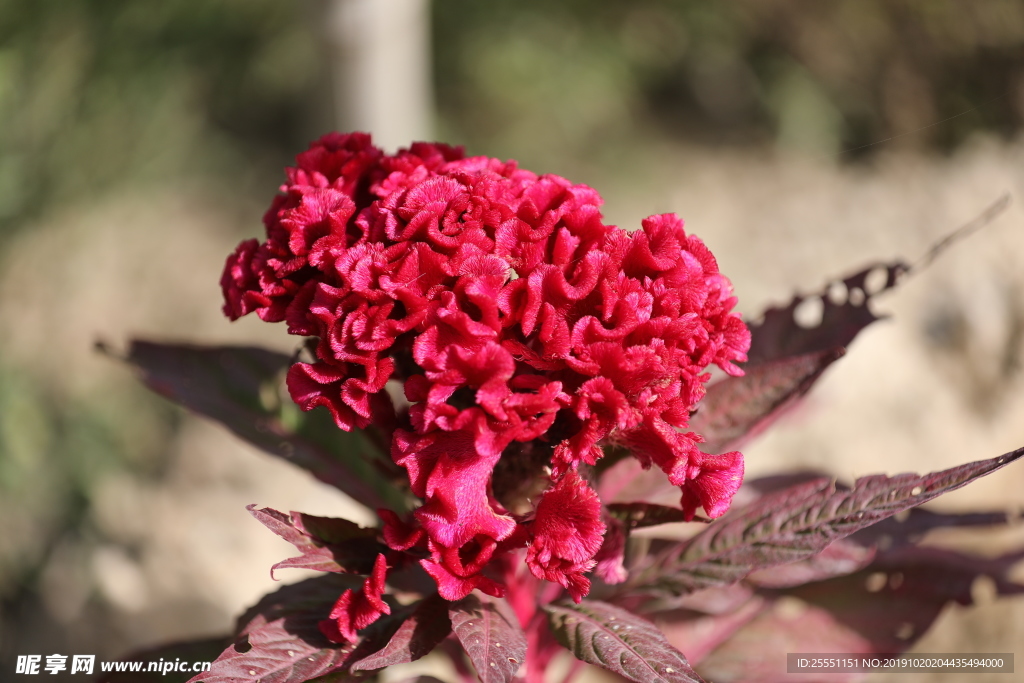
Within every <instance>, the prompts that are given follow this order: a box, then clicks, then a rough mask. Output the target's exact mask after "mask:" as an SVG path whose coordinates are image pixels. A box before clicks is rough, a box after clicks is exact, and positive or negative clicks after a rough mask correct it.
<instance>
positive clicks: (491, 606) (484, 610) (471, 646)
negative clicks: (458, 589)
mask: <svg viewBox="0 0 1024 683" xmlns="http://www.w3.org/2000/svg"><path fill="white" fill-rule="evenodd" d="M448 615H449V616H450V617H451V622H452V630H454V631H455V636H456V637H457V638H458V639H459V642H460V643H462V647H463V649H464V650H465V651H466V654H468V655H469V659H470V661H472V662H473V666H474V667H476V673H477V676H479V677H480V680H481V681H482V682H483V683H508V682H509V681H511V680H512V677H513V676H515V674H516V671H518V670H519V667H520V666H521V665H522V663H523V660H525V659H526V635H525V634H524V633H523V630H522V628H520V626H519V622H518V620H517V619H516V618H515V616H512V611H511V610H510V609H509V608H508V606H507V605H506V604H505V601H504V600H501V599H498V598H488V597H477V596H476V595H474V594H472V593H471V594H470V595H467V596H466V597H465V598H463V599H462V600H459V601H458V602H453V603H450V607H449V611H448Z"/></svg>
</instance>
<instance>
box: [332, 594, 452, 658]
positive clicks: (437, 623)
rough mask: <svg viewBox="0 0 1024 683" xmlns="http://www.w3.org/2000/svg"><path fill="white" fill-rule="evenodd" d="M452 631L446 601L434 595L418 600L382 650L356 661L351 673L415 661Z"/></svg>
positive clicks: (428, 652)
mask: <svg viewBox="0 0 1024 683" xmlns="http://www.w3.org/2000/svg"><path fill="white" fill-rule="evenodd" d="M451 632H452V622H451V619H450V618H449V617H448V602H447V601H446V600H444V599H442V598H441V597H440V596H438V595H433V596H431V597H429V598H426V599H424V600H421V601H420V603H419V604H418V605H417V606H416V609H415V611H414V612H413V613H412V614H411V615H409V618H408V619H406V620H405V621H403V622H402V625H401V626H399V627H398V630H397V631H396V632H395V634H394V635H393V636H392V637H391V640H390V641H388V644H387V645H385V646H384V647H383V648H382V649H380V650H378V651H377V652H374V653H373V654H371V655H369V656H367V657H363V658H361V659H358V660H356V661H355V662H354V663H353V664H352V666H351V670H352V671H372V670H374V669H383V668H384V667H386V666H391V665H393V664H406V663H408V662H415V661H416V660H417V659H419V658H420V657H423V656H425V655H428V654H430V653H431V652H432V651H433V650H434V648H435V647H437V646H438V644H440V642H441V641H442V640H444V639H445V638H447V637H448V634H449V633H451Z"/></svg>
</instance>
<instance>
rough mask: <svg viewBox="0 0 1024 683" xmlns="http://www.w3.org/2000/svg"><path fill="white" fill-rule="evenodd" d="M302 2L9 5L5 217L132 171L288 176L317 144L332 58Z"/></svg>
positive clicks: (1, 92)
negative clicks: (318, 91)
mask: <svg viewBox="0 0 1024 683" xmlns="http://www.w3.org/2000/svg"><path fill="white" fill-rule="evenodd" d="M300 10H301V5H300V4H299V3H296V2H292V3H288V2H279V1H277V0H161V2H155V3H154V2H145V1H140V0H76V1H75V2H67V1H66V0H3V1H2V2H0V226H11V225H16V224H18V223H20V222H23V221H24V219H26V218H30V217H32V216H34V215H35V214H37V213H39V212H40V211H41V210H43V209H45V208H46V207H48V206H51V205H53V204H54V203H58V202H64V201H67V200H72V199H81V198H83V197H88V196H90V195H92V194H94V193H96V192H98V191H102V190H103V189H105V188H108V187H110V186H112V185H113V184H120V183H123V182H125V181H138V180H141V181H157V182H159V181H162V180H164V179H166V178H167V177H168V176H187V177H193V178H196V179H198V180H201V181H202V180H208V179H209V178H210V177H215V176H216V175H218V174H220V175H228V174H230V175H232V176H236V177H237V176H242V179H243V180H244V179H246V178H245V177H246V176H247V175H250V174H251V173H252V169H253V168H254V167H256V168H259V167H262V166H266V167H267V169H268V171H270V170H271V169H273V172H275V173H276V169H277V168H278V167H279V166H280V163H279V162H284V161H285V160H287V159H288V158H289V157H290V155H291V154H292V153H293V150H294V149H298V148H299V147H300V146H301V145H303V144H304V143H305V141H306V140H305V139H306V137H308V135H309V134H310V131H308V130H306V129H304V127H303V125H302V124H303V121H304V119H305V117H306V116H307V115H308V112H309V111H310V110H311V109H312V105H315V104H316V103H315V102H310V98H309V96H308V95H307V93H308V92H309V91H311V90H312V89H313V88H312V87H311V84H312V82H313V81H314V80H315V79H316V78H317V77H318V73H319V68H318V64H319V61H318V59H317V56H316V52H315V42H314V41H311V40H310V39H309V35H308V30H307V27H308V24H309V22H308V21H306V17H305V16H303V13H302V12H301V11H300ZM268 155H269V156H271V157H273V159H272V161H271V162H270V163H265V164H260V163H259V160H260V159H261V158H264V157H266V156H268ZM239 169H242V170H241V171H239ZM236 191H237V185H236Z"/></svg>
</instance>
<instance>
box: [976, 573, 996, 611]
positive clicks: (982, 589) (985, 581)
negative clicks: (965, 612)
mask: <svg viewBox="0 0 1024 683" xmlns="http://www.w3.org/2000/svg"><path fill="white" fill-rule="evenodd" d="M998 595H999V589H998V587H997V586H996V582H995V580H994V579H993V578H992V577H991V576H985V575H984V574H983V575H981V576H979V577H977V578H976V579H974V581H972V582H971V600H973V601H974V604H976V605H990V604H992V603H993V602H995V600H996V597H997V596H998Z"/></svg>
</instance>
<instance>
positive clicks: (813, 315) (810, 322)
mask: <svg viewBox="0 0 1024 683" xmlns="http://www.w3.org/2000/svg"><path fill="white" fill-rule="evenodd" d="M824 315H825V302H824V301H822V300H821V297H819V296H810V297H807V298H806V299H804V300H803V301H801V302H800V303H799V304H797V306H796V308H795V309H793V321H794V322H795V323H796V324H797V325H799V326H800V327H803V328H806V329H811V328H815V327H817V326H818V325H820V324H821V321H822V318H823V317H824Z"/></svg>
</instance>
